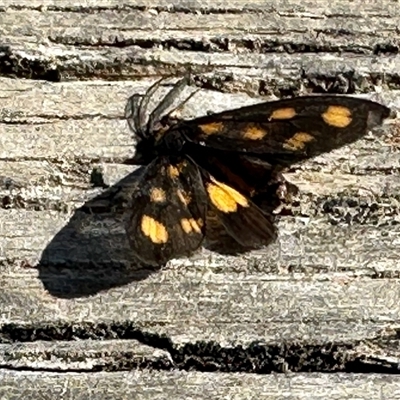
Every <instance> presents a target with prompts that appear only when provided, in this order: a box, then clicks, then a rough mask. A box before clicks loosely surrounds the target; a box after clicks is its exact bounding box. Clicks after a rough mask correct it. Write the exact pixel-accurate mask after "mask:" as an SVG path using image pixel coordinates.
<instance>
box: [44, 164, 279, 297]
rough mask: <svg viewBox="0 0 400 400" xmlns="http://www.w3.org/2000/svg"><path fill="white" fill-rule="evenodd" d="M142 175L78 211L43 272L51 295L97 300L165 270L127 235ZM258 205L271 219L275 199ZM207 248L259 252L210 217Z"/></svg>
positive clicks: (48, 252) (49, 251)
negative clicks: (135, 249)
mask: <svg viewBox="0 0 400 400" xmlns="http://www.w3.org/2000/svg"><path fill="white" fill-rule="evenodd" d="M142 171H143V168H139V169H137V170H135V172H133V173H131V174H129V175H127V176H126V177H125V178H123V179H122V180H120V181H119V182H117V183H116V184H115V185H114V186H112V187H109V188H107V189H106V190H105V191H104V192H102V193H101V194H100V195H98V196H96V197H94V198H93V199H91V200H89V201H87V202H86V203H85V204H84V205H83V206H82V207H80V208H78V209H77V210H76V211H75V212H74V214H73V215H72V217H71V218H70V220H69V221H68V223H67V225H66V226H64V227H63V228H62V229H61V230H60V231H59V232H58V233H57V234H56V236H55V237H54V238H53V239H52V240H51V242H50V243H49V244H48V245H47V246H46V248H45V249H44V251H43V253H42V256H41V259H40V262H39V264H38V267H37V268H38V273H39V279H40V280H41V281H42V283H43V286H44V288H45V289H46V290H47V291H48V292H49V293H50V294H51V295H53V296H55V297H59V298H78V297H88V296H92V295H95V294H97V293H99V292H101V291H105V290H108V289H111V288H113V287H119V286H123V285H126V284H129V283H131V282H135V281H141V280H144V279H146V278H148V277H149V276H150V275H152V274H154V273H157V272H159V271H160V269H161V268H162V267H163V265H160V266H156V267H154V266H149V265H145V264H143V263H141V262H140V261H138V260H137V258H136V257H135V256H134V255H133V253H132V251H131V248H130V245H129V242H128V239H127V235H126V233H125V221H124V218H125V215H126V214H125V213H126V212H127V211H129V210H128V207H127V204H128V200H129V198H130V196H131V195H132V191H133V189H134V187H135V184H136V182H137V180H138V177H139V176H140V174H141V172H142ZM254 201H255V203H256V204H257V205H258V206H260V208H261V209H263V210H264V211H265V212H266V213H268V214H271V212H272V211H271V210H272V208H273V207H274V206H275V203H276V202H277V200H275V199H274V196H273V194H268V195H266V196H261V197H260V198H257V199H254ZM271 215H272V214H271ZM247 229H248V228H247ZM272 241H273V238H272V237H271V242H272ZM268 244H269V243H266V245H268ZM203 247H205V248H206V249H208V250H211V251H213V252H217V253H219V254H222V255H238V254H241V253H246V252H249V251H251V250H253V249H254V248H245V247H243V246H240V245H239V244H238V243H237V242H236V241H235V240H234V239H233V238H232V237H231V236H229V234H228V233H227V232H226V230H225V229H224V228H223V226H222V225H221V223H220V221H219V220H218V218H214V217H213V215H212V214H211V215H210V214H209V215H208V217H207V229H206V237H205V240H204V242H203Z"/></svg>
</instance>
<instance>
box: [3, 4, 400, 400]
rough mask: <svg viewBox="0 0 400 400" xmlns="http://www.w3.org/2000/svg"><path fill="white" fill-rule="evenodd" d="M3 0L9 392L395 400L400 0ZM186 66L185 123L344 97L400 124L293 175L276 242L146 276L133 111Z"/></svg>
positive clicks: (204, 254) (204, 253)
mask: <svg viewBox="0 0 400 400" xmlns="http://www.w3.org/2000/svg"><path fill="white" fill-rule="evenodd" d="M149 3H151V4H149ZM0 9H1V11H2V13H1V26H0V30H1V34H2V38H3V43H5V44H4V45H3V46H2V47H1V48H0V74H1V75H2V76H3V77H2V78H0V285H1V291H0V380H1V382H2V385H1V386H2V387H1V388H0V397H7V398H10V399H11V398H22V397H32V396H35V391H38V390H40V391H41V392H42V393H44V395H43V398H55V397H56V398H59V397H60V396H61V394H60V393H61V392H62V395H63V396H64V397H66V396H69V397H73V398H87V397H88V395H90V396H91V397H92V398H111V397H110V396H112V398H117V397H121V398H124V396H125V397H126V398H128V397H129V398H131V397H132V395H136V397H138V396H139V397H141V398H157V396H158V397H163V398H166V397H171V398H189V397H191V396H192V397H193V396H196V397H198V398H201V396H203V397H206V396H207V398H208V397H210V396H212V397H213V398H216V397H221V398H222V397H224V396H225V397H237V398H242V397H245V396H247V395H248V394H249V393H251V396H252V397H255V396H257V395H263V394H264V396H265V394H266V393H268V396H269V397H270V398H280V397H282V395H285V396H286V397H288V398H293V399H294V398H304V399H306V398H310V397H313V398H314V397H315V398H336V397H337V398H344V399H346V398H349V399H350V398H355V397H357V398H362V399H364V398H365V399H370V398H374V397H379V398H390V399H395V398H399V396H398V392H399V386H400V385H399V382H398V379H397V377H393V376H389V375H384V373H391V374H394V373H398V363H399V359H400V357H399V352H398V327H399V323H398V321H399V320H400V317H399V315H400V306H399V304H400V297H399V296H400V284H399V281H398V278H399V276H400V272H399V266H398V264H399V256H400V250H399V243H400V228H399V226H400V225H399V222H400V217H399V216H400V204H399V201H400V197H399V189H400V176H399V170H400V161H399V160H400V145H399V143H400V142H399V120H398V117H397V116H396V113H397V114H398V112H399V110H400V100H399V99H400V97H399V96H398V93H399V91H398V89H399V81H398V70H399V68H400V58H399V56H398V54H397V53H398V46H397V42H398V39H399V37H398V36H399V33H398V29H397V26H398V24H399V22H400V6H399V5H398V4H397V3H394V2H390V1H384V2H380V3H379V2H375V3H373V4H372V3H371V4H367V5H365V2H364V1H361V0H355V1H352V2H348V1H344V0H332V1H329V2H328V1H324V2H322V1H321V2H302V3H301V4H300V3H299V2H298V1H295V0H289V1H285V2H279V1H276V0H268V1H261V0H253V1H251V2H242V1H233V0H230V1H211V0H209V1H208V0H207V1H194V0H190V1H189V0H179V1H175V2H173V4H172V5H171V2H170V1H164V0H156V1H152V2H148V1H145V0H135V1H131V2H129V3H126V4H123V5H121V3H120V2H118V1H116V0H115V1H114V0H101V1H100V0H96V1H95V0H92V1H85V2H84V3H82V4H77V3H74V5H71V3H70V2H69V1H64V0H61V1H58V0H57V1H46V2H43V1H40V0H33V1H29V2H28V1H20V2H19V3H18V5H16V4H15V2H14V1H4V2H3V3H2V5H1V6H0ZM189 66H191V67H192V70H193V76H194V81H195V83H196V85H197V87H198V88H201V90H200V91H199V92H198V93H197V94H196V96H195V97H194V98H193V99H192V101H191V102H189V103H188V104H187V105H186V106H185V108H184V110H183V111H182V114H181V116H182V117H184V118H191V117H195V116H199V115H202V114H204V113H206V112H207V111H214V112H217V111H222V110H225V109H229V108H234V107H240V106H243V105H248V104H253V103H256V102H259V101H262V100H266V99H276V98H279V97H282V96H287V95H294V94H299V93H300V94H304V93H307V92H312V93H315V92H335V93H338V92H339V93H348V94H353V95H356V96H363V97H367V98H371V99H375V100H377V101H380V102H382V103H383V104H386V105H388V106H390V107H391V108H393V110H394V119H392V120H391V121H389V123H387V124H386V125H385V127H384V128H383V129H382V130H380V131H378V132H374V133H371V134H370V135H368V136H367V137H366V138H364V139H362V140H359V141H358V142H357V143H354V144H352V145H350V146H346V147H344V148H341V149H338V150H336V151H333V152H332V153H330V154H325V155H321V156H319V157H316V158H315V159H313V160H309V161H307V162H306V163H303V164H301V165H295V166H293V167H292V168H291V169H290V171H288V172H287V173H286V174H285V176H286V177H287V179H288V180H289V181H291V182H293V183H295V184H296V185H297V186H298V187H299V189H300V194H299V196H298V199H295V200H294V201H293V202H292V203H290V204H288V205H287V207H286V209H284V210H283V211H282V210H281V212H280V213H279V214H278V215H277V218H276V225H277V228H278V231H279V238H278V240H277V242H276V243H273V244H272V245H270V246H268V248H266V249H261V250H258V251H253V252H250V253H245V254H238V255H236V256H233V255H227V254H224V252H223V251H215V250H218V246H216V245H215V240H214V239H215V238H214V239H210V240H209V241H208V242H206V243H205V247H206V248H205V249H202V250H201V251H199V252H198V253H196V254H195V255H193V257H191V258H189V259H176V260H172V261H171V262H170V263H168V265H167V266H164V267H162V268H153V269H150V268H148V267H145V266H143V265H141V264H140V263H138V262H137V261H136V260H135V259H134V258H133V257H132V254H131V252H130V249H129V246H128V243H127V239H126V237H125V233H124V226H123V217H124V215H123V206H124V201H125V199H126V198H127V197H128V196H129V191H130V190H131V188H132V185H133V184H134V183H135V181H136V179H137V175H138V173H140V170H139V171H137V170H135V168H133V167H128V166H124V165H122V163H121V162H122V161H123V160H124V159H126V158H127V157H129V156H131V155H132V154H133V152H134V144H135V142H134V139H133V138H132V132H130V131H129V130H128V128H127V125H126V123H125V121H124V119H123V113H124V107H125V103H126V100H127V98H128V97H129V96H130V95H131V94H132V93H134V92H144V90H145V89H146V88H147V87H148V86H149V85H150V84H151V83H153V82H154V81H155V80H156V79H158V78H159V77H160V76H162V75H165V74H168V73H171V72H172V73H177V72H182V71H184V70H186V69H187V68H188V67H189ZM21 78H34V79H42V81H39V80H25V79H21ZM90 79H96V80H92V81H90ZM82 80H86V81H85V82H82ZM169 85H170V83H166V84H165V85H164V86H163V88H162V89H161V90H160V93H158V94H157V95H156V96H155V99H154V101H157V100H158V99H160V98H161V96H162V94H163V93H165V92H166V91H167V90H168V89H169ZM193 89H194V86H192V87H190V88H188V92H189V91H191V90H193ZM206 89H217V90H206ZM248 94H250V95H251V96H252V97H250V96H248ZM259 95H263V97H261V96H259ZM222 239H223V238H221V240H222ZM213 250H214V251H213ZM219 250H222V248H221V249H219ZM190 369H191V370H193V372H187V370H190ZM131 370H137V371H135V372H122V371H131ZM165 370H166V371H165ZM199 371H208V373H203V374H200V373H199ZM227 371H230V372H241V373H240V374H235V375H233V374H231V375H228V374H224V372H227ZM283 371H293V372H294V373H293V374H289V375H271V376H261V375H252V374H249V373H251V372H257V373H259V374H267V373H270V372H283ZM65 372H69V374H65ZM94 372H97V373H96V374H95V373H94ZM246 372H247V374H246ZM309 372H314V373H319V372H341V373H339V374H335V375H332V374H309ZM349 372H352V373H354V372H358V373H362V372H368V373H374V374H370V375H361V374H356V375H351V374H348V373H349ZM371 381H372V382H373V383H372V384H371ZM3 387H5V388H6V390H7V392H6V393H5V394H4V393H2V392H1V391H2V390H3ZM87 387H93V388H94V387H95V388H96V389H93V391H92V392H91V393H90V394H88V392H87V390H86V388H87ZM60 388H62V389H60ZM122 388H123V389H122ZM205 388H206V389H205ZM121 389H122V390H123V392H122V391H121ZM102 391H104V392H105V393H107V395H104V394H103V393H102ZM100 393H101V394H100ZM168 394H170V395H169V396H168ZM107 396H109V397H107ZM396 396H397V397H396Z"/></svg>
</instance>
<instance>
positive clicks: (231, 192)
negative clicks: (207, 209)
mask: <svg viewBox="0 0 400 400" xmlns="http://www.w3.org/2000/svg"><path fill="white" fill-rule="evenodd" d="M211 180H212V183H208V184H207V192H208V197H209V198H210V201H211V203H212V204H213V205H214V206H215V207H216V208H217V209H218V210H219V211H222V212H224V213H229V212H235V211H237V209H238V206H242V207H248V206H249V202H248V201H247V199H246V197H245V196H243V195H242V194H240V193H239V192H238V191H237V190H235V189H233V188H231V187H230V186H228V185H225V184H224V183H221V182H218V181H216V180H215V179H213V178H211Z"/></svg>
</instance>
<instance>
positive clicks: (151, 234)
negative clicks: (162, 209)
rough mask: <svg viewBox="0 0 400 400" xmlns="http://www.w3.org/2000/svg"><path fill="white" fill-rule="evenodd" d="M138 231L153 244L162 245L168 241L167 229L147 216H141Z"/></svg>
mask: <svg viewBox="0 0 400 400" xmlns="http://www.w3.org/2000/svg"><path fill="white" fill-rule="evenodd" d="M140 229H141V230H142V232H143V234H144V235H145V236H147V237H148V238H149V239H150V240H151V241H152V242H153V243H156V244H162V243H167V241H168V232H167V228H166V227H165V226H164V225H163V224H162V223H161V222H158V221H156V220H155V219H154V218H152V217H149V216H148V215H143V217H142V221H141V224H140Z"/></svg>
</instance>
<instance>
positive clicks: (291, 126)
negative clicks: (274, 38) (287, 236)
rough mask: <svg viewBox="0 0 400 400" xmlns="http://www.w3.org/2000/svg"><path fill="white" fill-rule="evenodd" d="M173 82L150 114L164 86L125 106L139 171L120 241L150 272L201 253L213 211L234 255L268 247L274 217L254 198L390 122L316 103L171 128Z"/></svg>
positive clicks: (233, 113) (294, 102) (347, 104)
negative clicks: (297, 168) (284, 174)
mask: <svg viewBox="0 0 400 400" xmlns="http://www.w3.org/2000/svg"><path fill="white" fill-rule="evenodd" d="M188 79H189V78H188V77H187V76H186V77H184V78H183V79H180V80H179V81H178V82H177V83H176V84H175V85H174V86H173V88H172V89H171V90H170V91H169V92H168V94H167V95H166V96H165V97H164V98H163V100H162V101H161V102H160V103H159V104H158V105H157V106H156V107H155V108H154V110H153V111H151V112H149V110H148V108H149V102H150V99H151V98H152V96H153V95H154V94H155V92H156V91H157V89H158V88H159V87H160V85H161V84H162V81H163V80H160V81H158V82H156V83H155V84H154V85H152V86H151V87H150V88H149V89H148V90H147V92H146V93H145V94H144V95H141V94H134V95H133V96H131V97H130V98H129V100H128V102H127V106H126V109H125V117H126V119H127V121H128V123H129V126H130V128H131V129H132V131H133V132H134V137H135V139H136V141H137V145H136V154H135V156H134V157H133V158H132V159H130V160H127V162H126V163H127V164H135V165H145V169H144V172H143V174H142V175H141V177H140V179H139V181H138V184H137V186H136V189H135V191H134V193H133V195H132V198H131V204H130V206H129V210H130V212H129V216H128V218H127V222H126V232H127V235H128V238H129V242H130V245H131V248H132V250H133V252H134V254H135V256H136V257H137V258H138V259H140V260H141V261H143V262H145V263H147V264H150V265H162V264H164V263H166V262H167V261H168V260H170V259H171V258H176V257H181V256H188V255H190V254H192V253H193V252H194V251H195V250H196V249H198V248H199V247H200V246H201V244H202V241H203V238H204V235H205V229H206V215H207V212H208V211H209V210H211V211H212V212H214V214H215V215H216V216H217V218H218V219H219V220H220V222H221V223H222V225H223V227H224V228H225V229H226V231H227V233H228V234H229V235H230V236H231V237H233V238H234V240H235V241H236V242H237V243H238V244H239V245H241V246H245V247H248V246H251V247H257V246H263V245H264V244H267V243H269V242H271V241H272V240H274V239H275V237H276V231H275V228H274V225H273V220H272V216H271V215H270V214H269V213H266V212H264V211H263V210H261V209H260V208H259V207H258V206H257V205H256V204H255V203H254V201H253V200H252V199H253V196H254V195H256V194H257V193H259V192H261V191H262V190H263V188H265V187H268V184H269V182H271V180H273V179H274V177H276V176H277V173H278V172H279V171H281V170H283V169H284V168H286V167H288V166H290V165H291V164H293V163H296V162H299V161H302V160H305V159H308V158H310V157H314V156H316V155H318V154H321V153H324V152H328V151H330V150H332V149H336V148H338V147H341V146H343V145H345V144H349V143H351V142H354V141H356V140H357V139H359V138H361V137H362V136H363V135H364V134H366V133H367V132H368V131H369V130H370V129H372V128H373V127H376V126H378V125H380V124H381V123H382V122H383V120H384V119H385V118H387V117H388V116H389V111H390V110H389V108H387V107H385V106H383V105H381V104H378V103H376V102H373V101H369V100H363V99H359V98H353V97H348V96H340V95H313V96H305V97H297V98H290V99H284V100H278V101H271V102H264V103H260V104H256V105H251V106H247V107H242V108H238V109H234V110H229V111H224V112H220V113H216V114H211V115H206V116H203V117H200V118H195V119H191V120H178V119H176V118H174V117H173V112H169V113H167V114H166V115H163V114H164V113H166V110H167V109H168V108H170V107H171V105H172V104H173V103H174V101H175V100H176V98H177V97H179V95H181V94H182V92H183V90H184V88H185V87H186V86H187V85H188Z"/></svg>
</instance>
